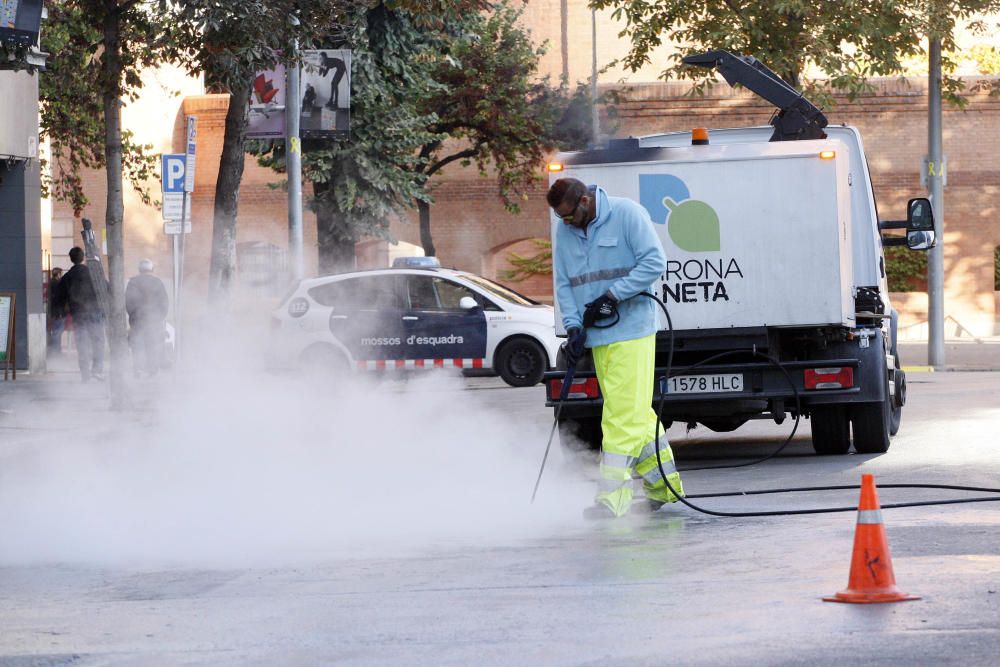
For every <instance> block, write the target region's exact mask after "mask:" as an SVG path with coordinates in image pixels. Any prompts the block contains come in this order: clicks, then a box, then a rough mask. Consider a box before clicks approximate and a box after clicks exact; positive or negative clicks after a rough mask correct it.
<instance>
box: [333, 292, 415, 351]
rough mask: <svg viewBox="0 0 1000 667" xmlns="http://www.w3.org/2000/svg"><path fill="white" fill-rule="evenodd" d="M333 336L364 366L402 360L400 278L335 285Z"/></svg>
mask: <svg viewBox="0 0 1000 667" xmlns="http://www.w3.org/2000/svg"><path fill="white" fill-rule="evenodd" d="M333 284H335V285H337V286H338V290H337V291H338V298H337V299H336V300H335V301H334V302H333V303H332V306H333V310H332V311H331V312H330V333H332V334H333V335H334V337H336V339H337V340H338V341H340V343H341V344H342V345H344V347H346V348H347V350H348V351H349V352H350V353H351V356H352V357H354V361H355V362H358V363H360V364H361V365H366V364H367V365H371V364H373V363H375V364H380V363H381V362H384V361H386V360H393V359H399V358H400V356H399V355H400V353H401V350H402V348H403V320H402V316H403V311H402V307H401V303H402V301H401V296H402V295H401V294H400V291H399V289H400V281H399V276H394V275H371V276H362V277H359V278H350V279H347V280H342V281H338V282H337V283H333Z"/></svg>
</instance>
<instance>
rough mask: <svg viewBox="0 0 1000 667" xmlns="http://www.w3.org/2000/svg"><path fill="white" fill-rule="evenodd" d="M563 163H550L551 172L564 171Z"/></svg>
mask: <svg viewBox="0 0 1000 667" xmlns="http://www.w3.org/2000/svg"><path fill="white" fill-rule="evenodd" d="M562 170H563V165H562V162H549V171H562Z"/></svg>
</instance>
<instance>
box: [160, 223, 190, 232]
mask: <svg viewBox="0 0 1000 667" xmlns="http://www.w3.org/2000/svg"><path fill="white" fill-rule="evenodd" d="M163 233H164V234H166V235H168V236H176V235H178V234H180V233H181V221H180V220H168V221H167V222H164V223H163ZM184 233H185V234H190V233H191V221H190V220H185V221H184Z"/></svg>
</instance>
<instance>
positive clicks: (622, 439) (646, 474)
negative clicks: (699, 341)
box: [546, 178, 683, 518]
mask: <svg viewBox="0 0 1000 667" xmlns="http://www.w3.org/2000/svg"><path fill="white" fill-rule="evenodd" d="M546 199H547V200H548V203H549V206H551V207H552V209H553V210H554V211H555V214H556V216H557V217H559V218H560V219H561V220H562V223H563V224H561V225H559V226H558V228H557V230H556V233H555V247H554V248H553V270H554V272H555V286H556V299H557V301H558V304H559V310H560V312H561V314H562V319H563V326H564V327H565V328H566V334H567V344H566V362H567V364H569V365H576V363H577V362H578V361H579V359H580V357H581V356H582V355H583V353H584V348H590V349H591V353H592V355H593V358H594V368H595V369H596V371H597V379H598V382H599V384H600V387H601V394H602V395H603V397H604V410H603V413H602V416H601V428H602V430H603V431H604V439H603V443H602V450H603V452H602V455H601V479H602V482H601V488H600V491H599V492H598V494H597V498H596V502H595V505H594V507H592V508H588V509H587V511H586V512H585V515H586V516H588V517H591V518H593V517H601V516H607V517H618V516H622V515H624V514H625V513H626V512H628V510H629V507H630V505H631V503H632V472H633V471H635V472H636V473H637V474H638V475H639V476H641V477H642V480H643V486H644V488H645V491H646V497H647V499H648V500H649V502H650V504H651V505H652V509H654V510H655V509H659V508H660V507H662V506H663V505H664V504H666V503H673V502H677V498H676V496H674V494H673V493H671V492H670V490H669V489H668V488H667V485H666V484H665V483H664V481H663V477H662V475H661V474H660V470H659V467H658V465H657V461H656V433H657V417H656V412H655V411H654V410H653V409H652V407H651V405H652V400H653V382H654V374H655V352H656V330H657V319H656V310H655V309H656V304H655V303H653V300H652V299H648V298H645V297H639V298H632V297H635V296H636V295H638V294H639V293H640V292H645V291H650V288H651V286H652V285H653V283H654V281H655V280H656V279H657V278H658V277H659V276H660V275H661V274H662V273H663V271H664V270H665V269H666V264H667V261H666V256H665V254H664V252H663V246H662V245H661V244H660V240H659V238H658V237H657V235H656V232H655V231H654V229H653V223H652V221H651V220H650V218H649V214H648V213H647V212H646V210H645V209H644V208H643V207H642V206H640V205H639V204H637V203H636V202H634V201H632V200H631V199H626V198H622V197H611V196H608V194H607V193H606V192H605V191H604V190H602V189H601V188H599V187H596V186H589V187H588V186H587V185H585V184H584V183H583V182H582V181H579V180H577V179H575V178H561V179H559V180H557V181H556V182H555V183H553V184H552V187H550V188H549V191H548V194H547V195H546ZM659 432H660V446H659V449H660V460H661V462H662V464H663V470H664V472H665V473H666V474H667V479H668V480H669V481H670V486H671V487H672V488H673V489H674V490H675V491H676V492H677V493H678V494H681V495H683V490H682V487H681V479H680V475H679V474H678V472H677V469H676V467H675V465H674V457H673V452H672V451H671V449H670V445H669V443H668V442H667V438H666V435H665V434H664V433H663V428H662V427H660V428H659Z"/></svg>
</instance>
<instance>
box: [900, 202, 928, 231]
mask: <svg viewBox="0 0 1000 667" xmlns="http://www.w3.org/2000/svg"><path fill="white" fill-rule="evenodd" d="M906 229H907V230H917V231H927V230H928V229H931V230H932V229H934V212H933V211H932V210H931V201H930V200H929V199H926V198H924V197H918V198H916V199H911V200H910V202H909V203H908V204H907V205H906Z"/></svg>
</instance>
